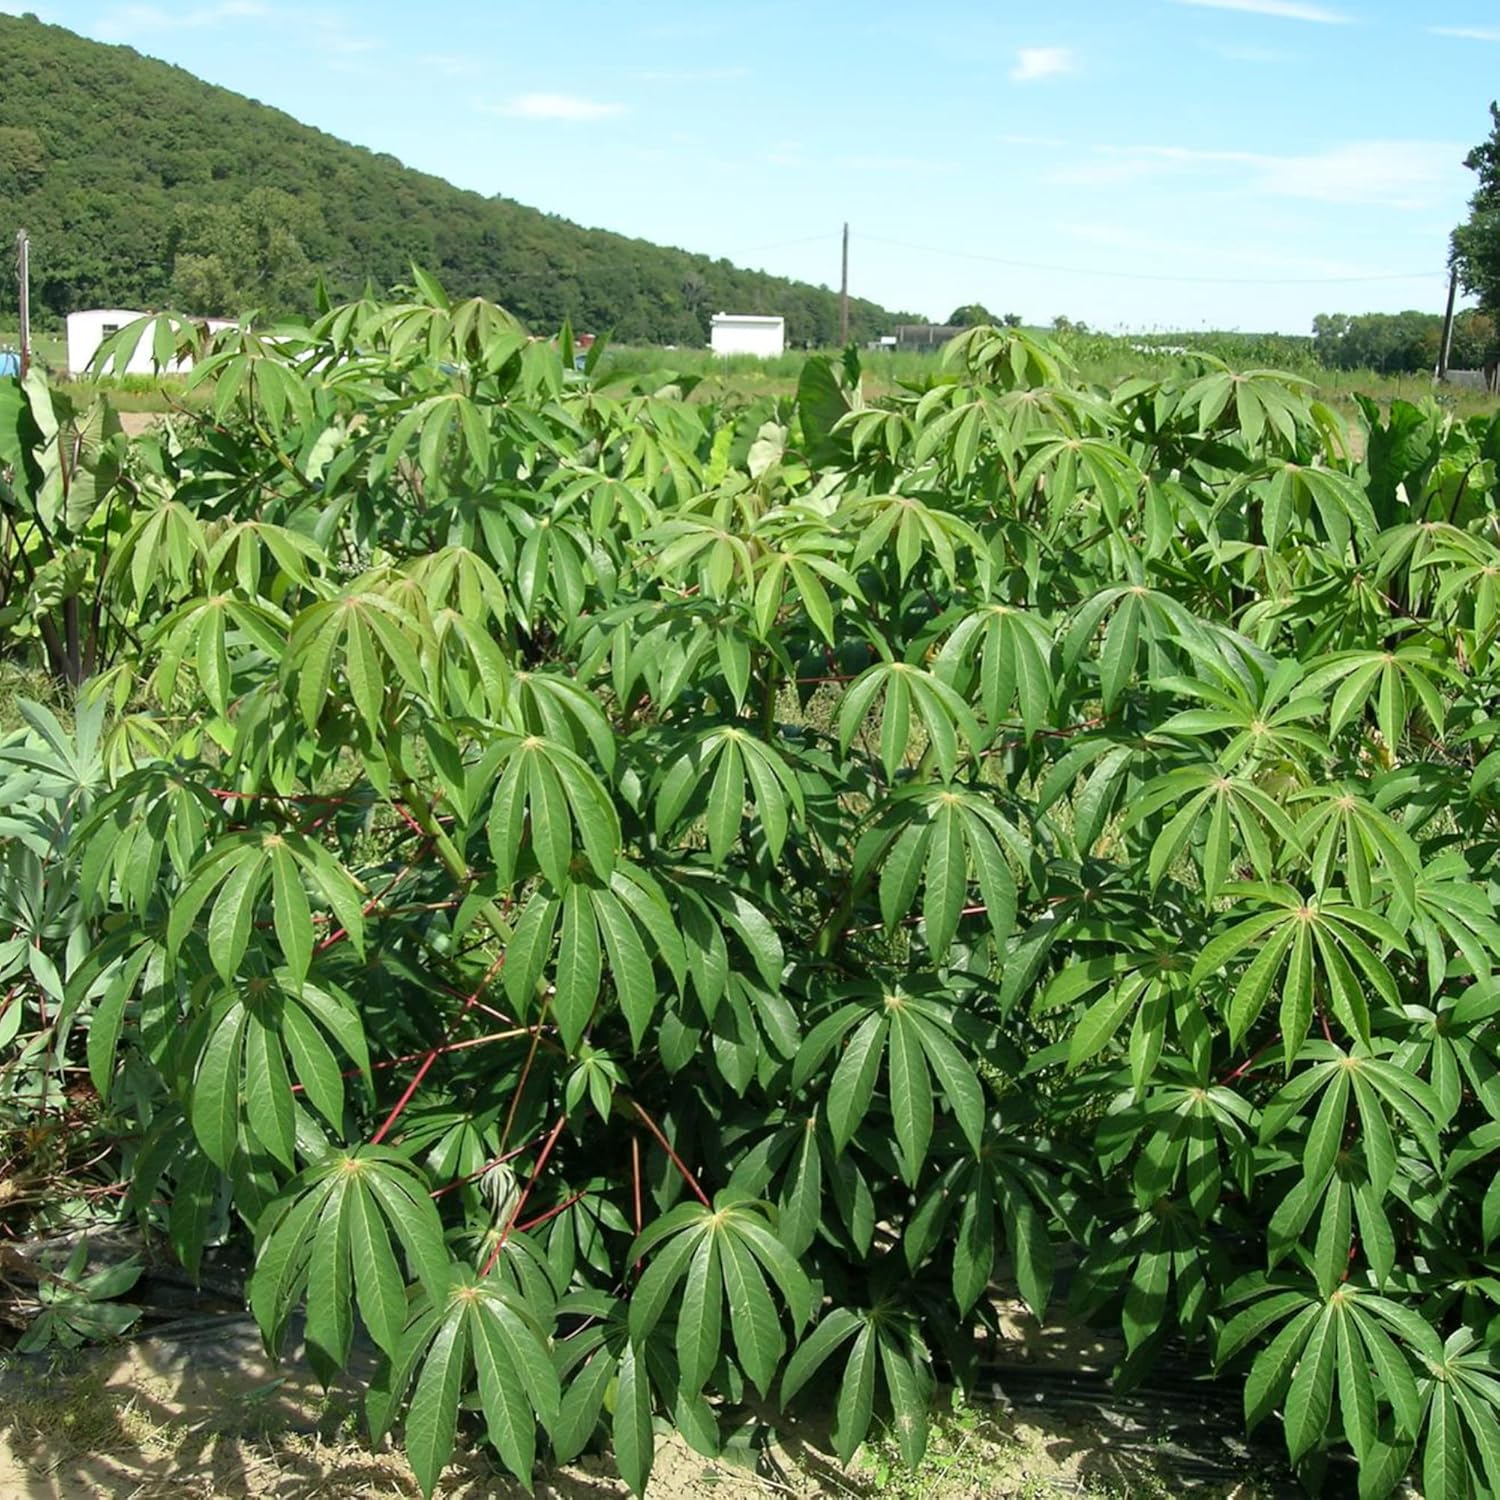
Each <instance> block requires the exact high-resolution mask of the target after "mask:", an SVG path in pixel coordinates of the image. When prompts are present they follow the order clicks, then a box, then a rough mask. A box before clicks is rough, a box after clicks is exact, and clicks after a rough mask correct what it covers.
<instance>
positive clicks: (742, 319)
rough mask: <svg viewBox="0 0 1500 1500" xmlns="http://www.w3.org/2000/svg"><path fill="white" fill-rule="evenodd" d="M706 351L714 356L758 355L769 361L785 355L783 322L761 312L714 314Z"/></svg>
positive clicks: (784, 320) (784, 325)
mask: <svg viewBox="0 0 1500 1500" xmlns="http://www.w3.org/2000/svg"><path fill="white" fill-rule="evenodd" d="M709 348H711V349H712V350H713V352H714V353H715V354H758V355H760V356H761V357H762V358H764V359H769V358H771V357H772V356H774V355H777V354H784V353H785V352H786V319H785V318H774V317H770V316H766V315H762V314H760V313H715V314H714V315H713V319H712V322H711V324H710V331H709Z"/></svg>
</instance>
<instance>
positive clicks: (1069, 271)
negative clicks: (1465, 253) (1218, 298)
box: [823, 234, 1437, 286]
mask: <svg viewBox="0 0 1500 1500" xmlns="http://www.w3.org/2000/svg"><path fill="white" fill-rule="evenodd" d="M823 238H829V236H823ZM863 238H864V239H866V240H868V241H870V242H871V243H872V244H876V245H891V246H894V247H895V248H896V249H898V250H914V251H916V252H917V253H918V254H919V255H949V256H953V257H954V258H955V259H958V260H978V261H985V262H987V263H988V264H990V265H996V266H1009V267H1011V268H1012V269H1015V270H1022V271H1055V272H1060V273H1061V274H1062V275H1064V276H1102V277H1107V278H1110V279H1113V280H1116V281H1165V282H1176V283H1178V284H1191V285H1195V286H1353V285H1355V284H1356V283H1361V282H1371V281H1418V280H1422V281H1426V280H1431V279H1435V278H1436V276H1437V273H1436V272H1434V271H1390V272H1385V273H1382V274H1381V275H1378V276H1167V275H1163V274H1162V273H1160V272H1153V271H1105V270H1097V269H1094V268H1091V267H1086V266H1059V265H1056V264H1053V263H1051V262H1046V261H1035V260H1010V259H1007V258H1006V257H1004V256H1000V255H979V254H976V253H975V252H973V251H970V250H954V249H952V248H950V247H947V246H941V245H913V244H911V243H909V242H908V241H906V240H891V239H886V238H885V237H884V236H883V235H875V234H867V235H864V236H863Z"/></svg>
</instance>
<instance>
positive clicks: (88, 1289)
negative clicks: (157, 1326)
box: [16, 1239, 141, 1354]
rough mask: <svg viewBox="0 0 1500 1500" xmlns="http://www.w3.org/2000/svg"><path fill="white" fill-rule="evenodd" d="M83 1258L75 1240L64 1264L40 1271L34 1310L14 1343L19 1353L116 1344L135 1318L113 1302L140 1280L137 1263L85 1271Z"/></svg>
mask: <svg viewBox="0 0 1500 1500" xmlns="http://www.w3.org/2000/svg"><path fill="white" fill-rule="evenodd" d="M88 1255H89V1245H88V1241H87V1240H86V1239H84V1240H79V1242H78V1244H77V1245H76V1246H74V1248H73V1251H72V1253H71V1254H70V1255H69V1256H68V1258H67V1260H66V1262H65V1263H63V1264H62V1265H60V1266H58V1267H57V1268H56V1269H51V1268H48V1267H45V1266H44V1267H41V1268H40V1276H39V1279H38V1282H37V1289H36V1295H37V1302H38V1304H39V1309H38V1312H37V1315H36V1317H35V1318H33V1319H32V1321H31V1325H30V1326H29V1327H28V1328H27V1330H26V1332H25V1333H23V1334H22V1335H21V1337H20V1339H19V1340H18V1341H17V1343H16V1349H17V1351H18V1352H19V1353H21V1354H36V1353H38V1352H40V1351H41V1350H43V1349H46V1348H48V1347H50V1346H52V1345H56V1346H58V1347H59V1348H62V1349H76V1348H78V1347H79V1345H80V1344H83V1343H85V1342H88V1341H91V1340H93V1341H97V1340H102V1339H109V1338H118V1337H119V1336H120V1335H121V1334H122V1333H125V1332H127V1331H128V1330H129V1329H130V1328H131V1327H132V1326H133V1325H134V1323H135V1322H136V1320H137V1319H138V1318H139V1317H140V1315H141V1310H140V1308H138V1307H132V1306H130V1304H129V1303H126V1302H121V1301H119V1300H118V1299H119V1298H120V1297H122V1296H124V1295H125V1293H126V1292H128V1291H129V1290H130V1289H131V1288H132V1287H133V1286H134V1285H135V1284H136V1281H137V1280H138V1279H139V1278H140V1274H141V1267H140V1263H139V1262H138V1261H136V1260H133V1259H132V1260H126V1261H121V1262H120V1263H119V1264H118V1265H114V1266H107V1267H105V1269H104V1270H102V1271H89V1270H87V1269H86V1268H87V1266H88Z"/></svg>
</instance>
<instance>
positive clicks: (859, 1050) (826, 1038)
mask: <svg viewBox="0 0 1500 1500" xmlns="http://www.w3.org/2000/svg"><path fill="white" fill-rule="evenodd" d="M953 1037H954V1031H953V1021H952V1017H951V1015H950V1014H949V1013H948V1012H947V1011H945V1009H944V1008H943V1007H942V1006H940V1005H938V1004H936V1003H935V1002H932V1001H929V1000H926V999H923V998H921V997H920V996H916V995H912V994H910V993H908V992H907V991H905V990H903V989H902V988H901V987H900V986H899V985H893V986H892V987H891V988H890V989H889V990H887V991H885V992H884V993H881V994H878V995H871V994H868V993H866V994H865V996H864V999H863V1002H862V1003H861V1002H851V1003H850V1004H847V1005H844V1006H841V1007H839V1008H838V1009H836V1010H834V1011H833V1012H832V1013H831V1014H830V1015H829V1016H827V1017H826V1018H825V1019H824V1020H822V1021H820V1022H819V1023H818V1024H817V1025H816V1026H815V1027H813V1029H812V1030H811V1031H810V1032H808V1034H807V1036H806V1038H805V1039H804V1040H803V1043H802V1046H801V1047H800V1048H799V1049H798V1052H797V1056H796V1059H795V1061H794V1063H793V1069H792V1083H793V1087H794V1088H800V1087H801V1086H802V1085H803V1084H804V1083H805V1082H807V1081H808V1080H809V1079H811V1078H812V1077H813V1075H814V1074H816V1073H817V1072H818V1071H819V1070H820V1069H821V1068H822V1067H823V1066H824V1065H825V1063H826V1061H827V1059H828V1058H829V1056H830V1054H831V1053H832V1052H833V1050H834V1048H835V1047H838V1046H839V1045H840V1044H841V1043H842V1046H843V1050H842V1053H841V1055H840V1056H839V1058H838V1060H837V1062H836V1064H835V1065H834V1068H833V1072H832V1075H831V1076H830V1078H829V1081H828V1085H827V1093H826V1097H825V1100H824V1112H825V1116H826V1118H827V1120H828V1126H829V1132H830V1135H831V1138H832V1142H833V1148H834V1152H835V1154H838V1153H841V1152H842V1151H843V1150H844V1149H845V1147H846V1146H847V1145H848V1144H849V1142H850V1141H851V1140H852V1139H853V1137H854V1134H855V1132H856V1131H857V1130H858V1129H859V1127H860V1125H861V1123H862V1122H863V1121H864V1119H865V1116H866V1115H867V1114H868V1112H869V1110H870V1106H871V1104H872V1103H873V1101H874V1099H875V1089H876V1085H877V1083H878V1081H879V1078H880V1074H881V1063H882V1058H884V1059H885V1070H886V1074H887V1098H888V1103H889V1107H890V1111H891V1116H892V1121H893V1126H894V1129H895V1134H896V1139H897V1142H898V1144H899V1146H900V1162H901V1168H902V1173H903V1175H904V1176H905V1178H906V1180H907V1181H908V1182H909V1183H915V1181H916V1179H917V1176H918V1174H919V1172H920V1170H921V1166H922V1163H923V1162H924V1161H925V1160H926V1158H927V1155H928V1150H929V1146H930V1143H931V1139H932V1131H933V1119H934V1112H933V1107H934V1090H933V1082H934V1079H935V1080H936V1083H937V1098H940V1099H941V1101H942V1103H943V1104H944V1106H945V1107H946V1109H947V1110H948V1111H949V1112H950V1113H951V1114H952V1115H953V1118H954V1120H955V1122H956V1123H957V1124H958V1126H959V1128H960V1130H961V1131H962V1133H963V1135H964V1136H965V1138H966V1139H967V1141H968V1143H969V1146H970V1148H971V1149H972V1150H973V1151H975V1152H976V1153H977V1152H978V1151H979V1149H980V1138H981V1136H982V1134H983V1130H984V1096H983V1092H982V1090H981V1088H980V1084H979V1079H978V1077H977V1076H976V1074H975V1072H974V1069H973V1067H972V1065H971V1064H970V1063H969V1062H968V1061H967V1059H965V1057H964V1056H963V1054H962V1053H961V1052H960V1050H959V1049H958V1047H957V1046H956V1045H955V1043H954V1040H953ZM846 1038H847V1040H846Z"/></svg>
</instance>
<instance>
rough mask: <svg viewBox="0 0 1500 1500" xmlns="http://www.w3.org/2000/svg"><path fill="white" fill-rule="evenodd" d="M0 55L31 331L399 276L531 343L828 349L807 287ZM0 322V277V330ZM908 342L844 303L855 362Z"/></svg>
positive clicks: (898, 317)
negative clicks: (483, 303)
mask: <svg viewBox="0 0 1500 1500" xmlns="http://www.w3.org/2000/svg"><path fill="white" fill-rule="evenodd" d="M0 55H3V56H4V57H5V60H6V75H5V88H4V89H3V90H0V221H3V222H4V223H5V224H7V225H16V224H24V225H26V226H27V228H28V229H29V230H30V231H31V237H32V244H33V266H34V278H35V280H34V286H33V305H34V311H35V315H36V316H37V318H38V319H39V320H42V321H46V320H48V319H49V318H50V319H52V320H54V321H55V320H56V319H60V318H61V317H62V316H63V315H65V314H67V313H69V312H73V311H75V310H77V309H79V308H87V307H140V308H154V307H162V306H168V305H170V306H173V307H178V308H182V309H183V310H184V311H187V312H194V313H207V314H210V315H213V316H220V317H237V316H239V315H240V314H241V313H242V312H246V311H250V310H252V309H253V310H258V311H260V312H262V313H265V314H268V315H270V316H271V317H275V316H279V315H282V314H311V313H312V312H313V311H314V306H315V303H314V297H313V283H314V281H315V279H318V278H321V280H322V282H323V283H324V284H325V285H326V286H327V288H328V291H329V293H330V295H331V296H333V297H334V298H335V299H345V298H353V297H358V296H360V295H362V293H363V292H364V290H365V288H366V287H367V286H370V285H373V286H375V287H379V288H382V289H384V288H388V287H391V286H394V285H395V284H397V283H399V282H404V281H405V280H406V279H407V273H408V267H409V265H410V263H411V261H412V259H413V258H415V259H417V260H420V261H422V262H424V263H425V264H428V265H434V266H441V267H443V268H444V273H445V275H446V277H447V279H448V281H449V283H450V285H451V286H453V287H454V288H456V289H457V290H458V291H460V292H461V293H463V294H466V295H467V294H471V293H474V294H479V295H484V296H491V297H495V296H503V297H504V299H505V302H506V305H507V306H508V307H509V308H510V309H511V310H512V311H513V312H515V313H516V314H517V315H519V316H520V317H523V318H525V319H527V320H528V321H529V322H532V323H534V324H536V325H537V326H539V327H548V328H556V327H558V326H560V325H561V324H562V322H563V321H564V320H565V319H571V321H572V325H573V327H574V328H575V329H578V330H580V331H584V330H587V331H590V332H595V333H599V334H604V333H607V332H610V331H613V333H614V334H615V335H616V336H618V337H620V338H623V339H627V340H634V341H636V342H639V343H652V344H681V345H683V346H684V347H689V348H691V347H696V346H701V345H703V344H706V343H707V341H708V320H709V318H710V317H711V316H712V314H713V313H714V312H716V311H718V310H720V309H724V308H728V309H731V310H733V311H736V312H745V313H756V312H764V313H778V314H780V315H781V316H783V317H785V318H786V322H787V334H788V337H790V338H791V339H793V340H794V341H795V342H797V343H811V344H814V345H817V346H820V347H821V346H827V345H831V344H833V343H836V342H837V341H838V334H839V304H838V296H837V294H836V293H834V292H831V291H829V290H828V289H827V288H826V287H817V286H811V285H809V284H808V283H806V282H800V281H791V280H788V279H786V278H784V277H778V276H768V275H766V274H764V273H762V272H758V271H747V270H741V269H739V268H738V267H735V266H732V265H730V264H729V263H728V262H727V261H725V260H722V259H719V260H716V259H713V258H712V257H710V256H707V255H696V254H691V253H689V252H687V251H684V250H676V249H670V248H667V247H664V246H659V245H653V244H650V243H648V242H646V241H644V240H634V239H629V238H627V237H626V236H624V235H619V234H610V233H607V232H605V231H602V230H594V229H584V228H581V227H579V226H578V225H576V224H572V223H569V222H568V221H567V220H564V219H560V218H557V217H556V216H554V215H552V214H545V213H542V212H541V211H540V210H538V209H534V208H527V207H525V206H524V205H523V204H520V203H516V202H514V201H512V200H510V199H508V198H505V197H501V196H495V197H484V196H482V195H481V194H479V193H473V192H465V191H462V190H460V189H459V188H455V187H453V186H452V185H451V184H449V183H447V182H444V181H443V180H442V179H441V178H437V177H431V176H428V175H427V174H426V173H422V172H418V171H415V170H413V169H411V168H408V167H405V166H403V165H402V164H401V163H400V162H398V161H397V160H396V159H395V158H394V157H392V156H389V155H386V154H385V153H383V152H374V151H369V150H365V149H362V148H360V147H358V146H353V145H348V144H346V143H345V142H343V141H340V140H337V139H335V138H334V137H332V136H329V135H326V134H324V133H323V132H322V131H319V130H314V129H312V128H311V127H308V126H304V125H300V124H298V123H297V122H295V121H294V120H291V119H289V118H288V117H287V116H286V115H284V114H282V113H281V112H280V111H279V110H274V109H270V108H267V107H266V106H265V105H262V104H258V103H256V102H254V101H253V100H250V99H246V98H244V97H242V96H241V95H238V94H233V93H230V92H229V91H228V90H226V89H221V88H215V87H213V86H211V85H209V84H206V83H202V82H200V81H199V80H197V79H195V78H193V77H191V76H190V75H189V74H187V73H184V72H183V71H182V70H181V69H178V68H173V67H169V66H168V65H166V64H165V63H161V62H157V61H155V60H154V59H152V58H147V57H143V56H141V55H139V54H138V53H136V52H134V51H132V50H130V49H129V48H126V47H112V46H104V45H102V44H101V43H98V42H94V41H89V40H87V39H85V38H84V37H81V36H78V35H77V34H75V33H74V32H71V31H68V30H65V29H64V28H63V27H61V26H52V25H46V24H44V23H42V22H41V21H38V20H37V19H35V18H34V17H26V16H15V15H0ZM14 308H15V290H14V282H13V280H12V279H11V278H10V277H8V276H7V277H0V315H3V314H4V313H6V312H13V310H14ZM0 320H3V321H9V320H8V319H3V318H0ZM915 321H919V320H918V319H917V318H916V317H915V315H913V314H911V313H899V312H888V311H887V310H886V309H884V308H882V307H879V306H877V305H876V304H875V303H873V302H870V301H868V300H867V299H864V298H860V297H855V298H851V300H850V303H849V322H850V333H851V336H852V337H853V338H855V339H856V340H859V341H864V340H867V339H871V338H874V337H875V336H876V335H877V334H881V333H885V332H887V331H888V330H889V329H890V328H891V327H892V326H893V325H895V324H897V323H902V322H907V323H909V322H915Z"/></svg>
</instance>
